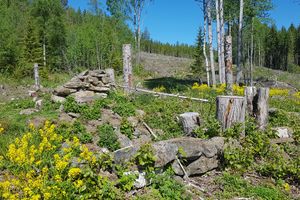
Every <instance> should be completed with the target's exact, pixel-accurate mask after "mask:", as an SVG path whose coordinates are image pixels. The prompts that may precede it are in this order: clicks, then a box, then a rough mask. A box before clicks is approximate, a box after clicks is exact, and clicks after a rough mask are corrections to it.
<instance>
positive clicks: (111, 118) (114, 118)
mask: <svg viewBox="0 0 300 200" xmlns="http://www.w3.org/2000/svg"><path fill="white" fill-rule="evenodd" d="M101 120H102V121H103V123H109V124H111V125H112V126H113V127H115V128H117V127H120V125H121V121H122V117H120V116H119V115H118V114H115V113H113V111H112V110H109V109H101Z"/></svg>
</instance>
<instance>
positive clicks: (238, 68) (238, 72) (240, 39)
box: [236, 0, 244, 83]
mask: <svg viewBox="0 0 300 200" xmlns="http://www.w3.org/2000/svg"><path fill="white" fill-rule="evenodd" d="M243 14H244V0H240V16H239V29H238V41H237V46H238V48H237V54H238V55H237V75H236V82H237V83H239V82H240V80H241V78H242V73H243V72H242V66H241V63H242V61H241V59H242V28H243Z"/></svg>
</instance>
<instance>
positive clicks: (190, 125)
mask: <svg viewBox="0 0 300 200" xmlns="http://www.w3.org/2000/svg"><path fill="white" fill-rule="evenodd" d="M179 121H180V123H181V125H182V127H183V131H184V133H185V134H186V135H190V134H191V133H192V132H193V131H194V130H195V129H196V128H198V127H199V126H200V116H199V113H196V112H187V113H183V114H181V115H179Z"/></svg>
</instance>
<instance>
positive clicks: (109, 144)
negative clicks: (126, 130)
mask: <svg viewBox="0 0 300 200" xmlns="http://www.w3.org/2000/svg"><path fill="white" fill-rule="evenodd" d="M98 135H99V141H98V145H99V146H100V147H106V148H107V149H109V150H111V151H115V150H117V149H119V148H120V144H119V142H118V136H117V135H116V133H115V131H114V128H113V127H112V126H111V125H109V124H104V125H101V126H99V128H98Z"/></svg>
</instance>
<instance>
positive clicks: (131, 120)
mask: <svg viewBox="0 0 300 200" xmlns="http://www.w3.org/2000/svg"><path fill="white" fill-rule="evenodd" d="M127 121H128V122H129V124H130V125H131V126H133V127H136V126H137V125H138V123H139V120H138V119H137V118H136V117H133V116H131V117H128V118H127Z"/></svg>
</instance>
